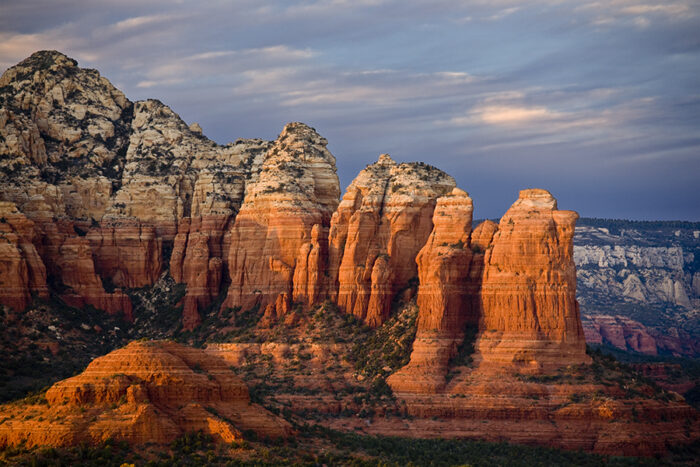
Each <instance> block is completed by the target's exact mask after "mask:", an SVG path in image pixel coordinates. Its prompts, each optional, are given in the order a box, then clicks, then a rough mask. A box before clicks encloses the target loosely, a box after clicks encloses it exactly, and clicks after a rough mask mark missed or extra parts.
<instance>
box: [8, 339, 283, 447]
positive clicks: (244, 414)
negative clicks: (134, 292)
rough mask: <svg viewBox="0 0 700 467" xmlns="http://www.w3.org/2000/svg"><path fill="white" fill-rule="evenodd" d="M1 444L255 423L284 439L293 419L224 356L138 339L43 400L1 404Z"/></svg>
mask: <svg viewBox="0 0 700 467" xmlns="http://www.w3.org/2000/svg"><path fill="white" fill-rule="evenodd" d="M0 411H1V412H2V414H3V423H2V424H0V448H4V447H6V446H11V445H17V444H19V443H20V442H21V441H22V440H24V441H25V445H26V446H27V447H33V446H42V445H50V446H71V445H76V444H79V443H81V442H87V443H90V444H98V443H100V442H102V441H105V440H107V439H109V438H113V439H121V440H126V441H128V442H130V443H133V444H137V445H141V444H145V443H156V444H167V443H170V442H171V441H173V440H174V439H175V438H177V437H179V436H182V435H183V434H185V433H188V432H192V431H199V430H201V431H203V432H204V433H208V434H211V435H212V436H213V437H214V439H216V440H217V441H219V442H226V443H230V442H232V441H235V440H242V439H243V437H242V432H243V431H246V430H253V431H255V432H256V433H257V434H258V435H259V436H261V437H270V438H280V437H287V436H290V435H291V434H292V433H293V432H292V429H291V426H290V425H289V423H287V422H286V421H285V420H283V419H281V418H279V417H277V416H275V415H273V414H271V413H270V412H268V411H267V410H265V409H264V408H262V407H260V406H258V405H256V404H252V403H251V402H250V396H249V395H248V388H247V387H246V385H245V384H244V383H243V381H242V380H241V379H240V378H239V377H238V376H236V374H235V372H234V371H233V370H232V369H231V368H230V364H229V363H227V362H226V361H224V360H223V359H221V358H219V357H216V356H213V355H211V354H207V353H206V352H205V351H203V350H199V349H194V348H190V347H185V346H182V345H180V344H176V343H174V342H167V341H150V342H138V341H137V342H132V343H131V344H129V345H128V346H126V347H124V348H122V349H119V350H115V351H113V352H111V353H109V354H107V355H105V356H103V357H99V358H97V359H95V360H93V361H92V363H90V365H88V367H87V369H86V370H85V371H84V372H83V373H81V374H79V375H77V376H74V377H72V378H69V379H66V380H63V381H61V382H58V383H56V384H54V385H53V386H52V387H51V388H49V390H48V391H47V392H46V400H45V401H41V402H40V403H37V404H22V403H10V404H6V405H4V406H2V407H1V408H0Z"/></svg>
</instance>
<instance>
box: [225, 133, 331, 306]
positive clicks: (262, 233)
mask: <svg viewBox="0 0 700 467" xmlns="http://www.w3.org/2000/svg"><path fill="white" fill-rule="evenodd" d="M326 144H327V141H326V140H325V139H324V138H322V137H321V136H319V135H318V133H316V132H315V130H313V129H312V128H309V127H308V126H306V125H303V124H301V123H290V124H288V125H286V126H285V128H284V129H283V131H282V133H281V134H280V136H279V137H278V138H277V141H276V142H275V143H274V145H273V146H272V147H271V148H270V149H269V150H268V151H267V152H266V153H265V156H264V159H263V163H262V166H261V168H260V173H259V174H258V175H257V177H251V181H250V182H249V183H248V184H247V185H246V191H245V198H244V200H243V204H242V205H241V209H240V211H239V213H238V215H237V216H236V220H235V223H234V225H233V229H232V230H231V244H230V250H229V256H228V269H229V275H230V278H231V285H230V286H229V291H228V296H227V298H226V301H225V303H224V306H226V307H241V308H243V309H248V308H250V307H252V306H254V305H256V304H257V305H259V306H260V307H261V310H266V315H267V316H273V317H277V316H281V315H283V314H285V313H286V311H288V310H289V309H290V305H291V301H292V298H293V297H294V298H295V299H299V300H302V301H306V302H307V303H310V302H313V301H314V298H313V297H314V296H316V295H317V294H318V293H319V291H320V289H321V287H322V286H323V284H322V283H321V278H322V277H323V274H322V273H321V271H313V270H311V271H309V266H310V265H311V267H312V269H313V267H314V265H315V264H319V263H323V262H324V260H323V259H320V258H318V257H317V256H314V258H315V259H312V261H311V264H310V263H309V254H308V253H310V252H311V251H312V250H313V249H314V244H315V245H316V248H317V251H318V249H319V248H320V245H321V244H322V243H325V242H326V239H325V238H323V237H324V234H325V232H326V231H327V230H326V229H327V228H328V224H329V221H330V217H331V214H332V213H333V211H334V210H335V207H336V206H337V203H338V197H339V195H340V187H339V185H338V176H337V175H336V168H335V158H334V157H333V155H332V154H331V153H330V152H329V151H328V150H327V149H326ZM315 226H318V227H315ZM314 232H315V239H314ZM305 253H306V254H305ZM314 255H316V253H315V254H314ZM297 260H300V262H301V263H303V264H300V267H302V268H303V273H302V272H299V273H295V270H296V268H297ZM295 280H296V282H295ZM308 280H312V281H314V282H313V283H307V282H306V281H308ZM295 291H296V296H295ZM302 291H303V294H311V296H308V295H306V296H305V297H304V296H302ZM269 307H272V308H270V309H267V308H269Z"/></svg>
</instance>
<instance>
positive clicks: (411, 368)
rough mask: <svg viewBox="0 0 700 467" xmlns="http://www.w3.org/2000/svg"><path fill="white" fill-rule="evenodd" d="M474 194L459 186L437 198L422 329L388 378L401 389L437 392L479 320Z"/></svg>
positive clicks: (424, 274) (424, 263)
mask: <svg viewBox="0 0 700 467" xmlns="http://www.w3.org/2000/svg"><path fill="white" fill-rule="evenodd" d="M472 211H473V207H472V200H471V198H470V197H469V195H468V194H467V193H466V192H464V191H462V190H460V189H459V188H455V189H454V190H452V192H451V193H450V194H449V195H447V196H442V197H440V198H438V200H437V205H436V207H435V212H434V213H433V225H434V227H433V231H432V232H431V234H430V237H429V238H428V241H427V243H426V244H425V246H424V247H423V248H422V249H421V251H420V252H419V253H418V257H417V258H416V263H417V264H418V278H419V280H420V286H419V287H418V298H417V302H418V308H419V313H418V329H417V332H416V339H415V341H414V342H413V351H412V353H411V361H410V363H409V364H408V365H407V366H405V367H404V368H402V369H401V370H400V371H399V372H397V373H395V374H393V375H392V376H391V377H390V378H389V384H390V385H391V386H392V388H393V389H394V390H396V391H398V392H427V393H434V392H436V391H438V390H440V389H442V388H443V387H444V385H445V375H446V374H447V370H448V363H449V360H450V358H452V357H453V356H454V354H455V352H456V350H457V347H458V346H459V344H461V342H462V340H463V339H464V327H465V324H466V323H467V322H470V323H471V324H476V322H477V321H478V316H477V315H476V313H475V312H474V310H472V306H471V305H472V300H471V296H470V295H469V292H470V289H469V271H470V262H471V259H472V251H471V249H470V248H469V235H470V233H471V221H472Z"/></svg>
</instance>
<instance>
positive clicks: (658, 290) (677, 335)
mask: <svg viewBox="0 0 700 467" xmlns="http://www.w3.org/2000/svg"><path fill="white" fill-rule="evenodd" d="M698 259H700V230H698V227H697V224H696V223H690V222H686V223H678V222H673V223H672V222H636V221H615V220H603V219H584V221H583V225H581V226H579V227H576V237H575V245H574V260H575V262H576V266H577V271H578V273H577V277H578V300H579V302H580V304H581V315H582V317H583V318H590V320H592V321H596V322H599V323H602V321H600V320H599V319H598V318H599V317H601V320H603V321H604V320H605V319H606V318H604V317H606V316H608V317H609V316H616V317H620V318H625V319H629V320H632V321H636V322H638V323H640V325H641V326H643V327H644V328H645V329H646V331H645V332H647V333H648V334H649V335H652V336H653V337H654V340H656V341H657V345H656V347H658V349H657V350H659V351H662V352H667V351H668V352H671V353H673V354H675V355H683V356H690V357H694V356H697V355H699V354H700V353H699V352H698V350H697V349H698V348H699V347H700V338H699V336H700V334H699V333H700V324H699V323H700V320H699V319H698V316H700V287H698V285H699V284H700V261H698ZM589 329H591V328H590V326H589ZM660 341H664V342H666V341H668V342H667V344H666V343H664V344H663V345H662V346H659V345H660V344H659V343H658V342H660ZM611 345H615V346H617V347H620V348H623V347H625V346H624V345H619V342H618V343H612V342H611ZM633 347H636V346H632V347H630V350H631V349H633ZM652 347H653V346H652V345H649V346H648V347H646V350H644V352H652Z"/></svg>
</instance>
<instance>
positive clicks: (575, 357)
mask: <svg viewBox="0 0 700 467" xmlns="http://www.w3.org/2000/svg"><path fill="white" fill-rule="evenodd" d="M577 218H578V215H577V214H576V213H575V212H573V211H559V210H557V203H556V200H555V199H554V198H553V197H552V195H551V194H550V193H549V192H547V191H546V190H539V189H531V190H523V191H521V192H520V197H519V198H518V200H517V201H516V202H515V203H514V204H513V206H511V208H510V209H509V210H508V211H507V212H506V213H505V215H504V216H503V217H502V218H501V221H500V223H499V226H498V231H497V232H496V233H495V234H494V236H493V239H492V241H491V243H490V245H488V246H487V247H486V253H485V256H484V272H483V279H482V281H481V287H480V306H481V310H480V318H481V321H480V324H479V330H480V333H479V337H478V339H477V343H476V355H475V360H476V361H477V362H479V363H481V364H489V365H493V364H496V365H502V364H507V365H515V366H516V367H519V368H521V369H523V370H528V369H529V370H539V369H543V368H551V367H559V366H564V365H570V364H578V363H588V362H590V358H589V357H588V356H587V355H586V343H585V339H584V335H583V329H582V327H581V319H580V317H579V312H578V304H577V303H576V268H575V265H574V261H573V254H572V252H573V236H574V225H575V223H576V219H577Z"/></svg>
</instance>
